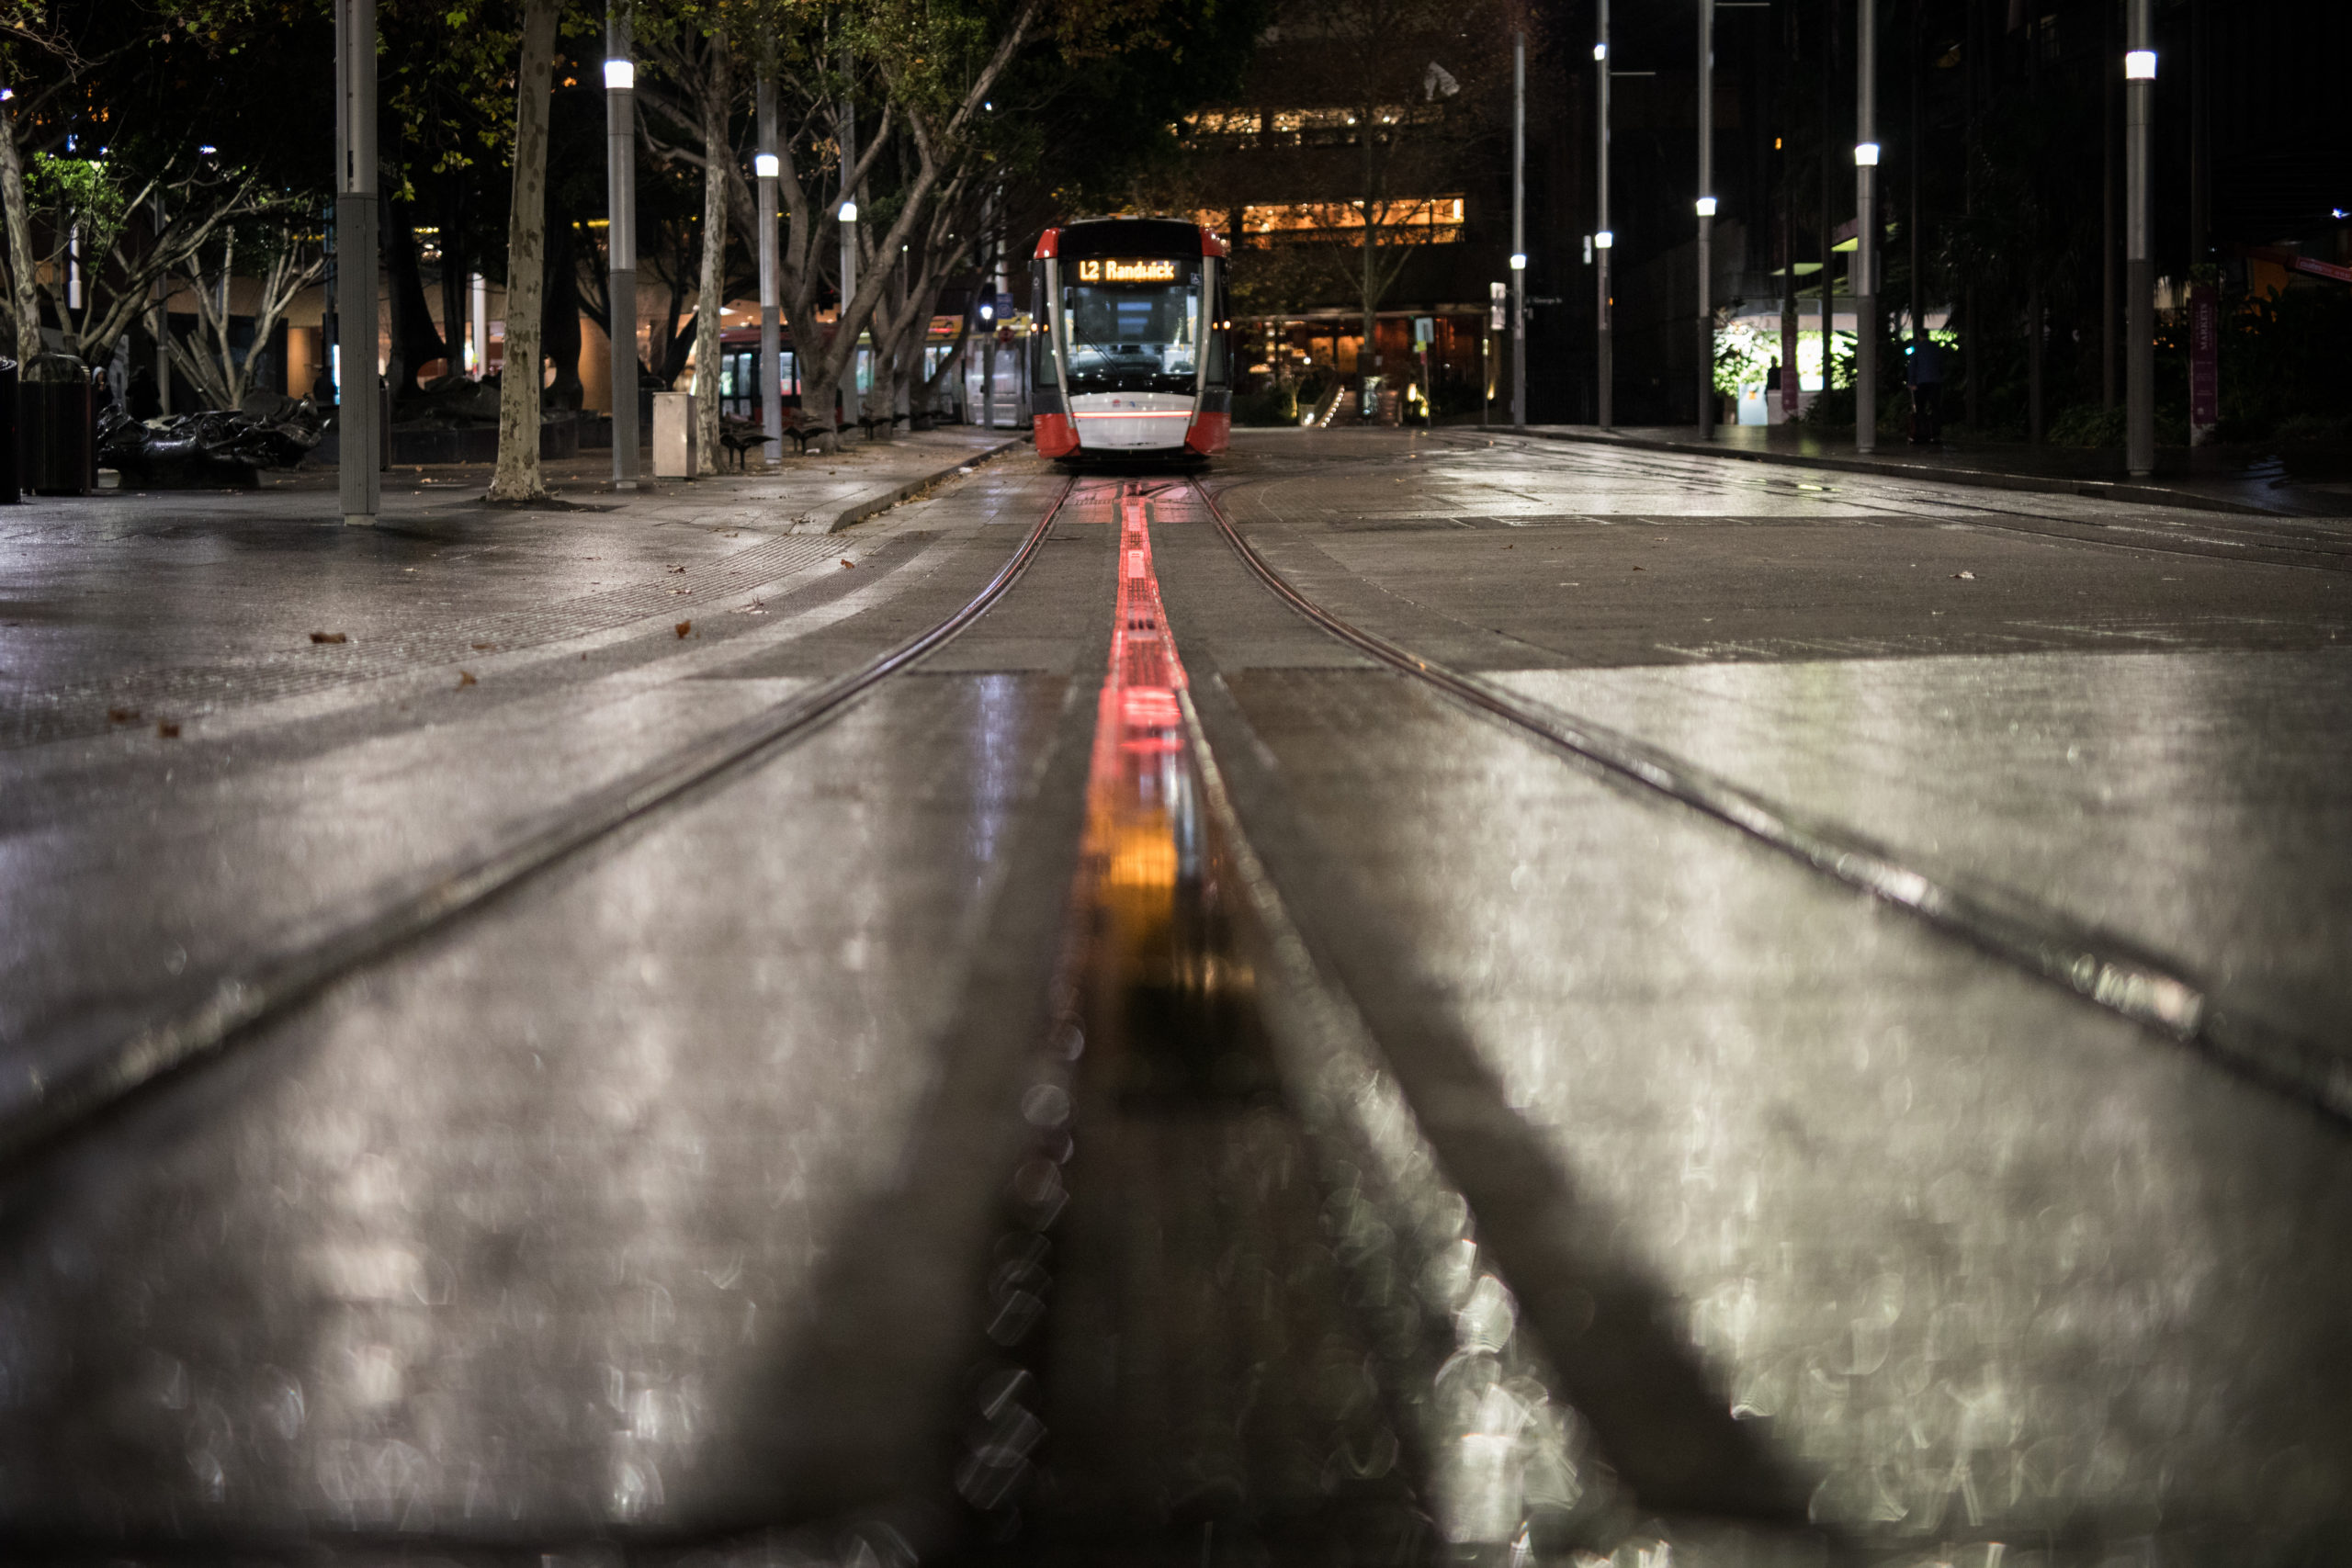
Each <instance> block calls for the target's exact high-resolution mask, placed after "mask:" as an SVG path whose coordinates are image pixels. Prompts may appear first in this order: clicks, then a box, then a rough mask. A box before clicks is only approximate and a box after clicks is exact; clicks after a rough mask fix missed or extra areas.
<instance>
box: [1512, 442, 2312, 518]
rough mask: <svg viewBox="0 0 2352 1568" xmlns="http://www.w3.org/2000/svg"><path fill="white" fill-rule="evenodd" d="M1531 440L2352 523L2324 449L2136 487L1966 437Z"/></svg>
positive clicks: (2239, 460)
mask: <svg viewBox="0 0 2352 1568" xmlns="http://www.w3.org/2000/svg"><path fill="white" fill-rule="evenodd" d="M1529 433H1530V434H1534V435H1537V436H1539V437H1541V438H1543V439H1547V440H1555V441H1580V442H1589V443H1595V444H1599V445H1603V446H1619V447H1631V448H1634V449H1643V448H1647V449H1649V450H1654V451H1669V452H1677V453H1689V454H1708V455H1712V456H1715V457H1726V458H1730V459H1732V460H1734V461H1739V460H1747V461H1762V462H1770V463H1789V464H1795V465H1798V466H1801V467H1802V466H1818V467H1825V468H1833V469H1842V470H1846V471H1849V472H1857V473H1874V474H1879V475H1883V476H1886V477H1892V478H1910V479H1929V480H1935V481H1939V482H1945V483H1951V484H1960V485H1967V486H1971V487H1983V488H1985V489H1994V490H2013V491H2029V492H2039V493H2048V494H2056V495H2070V494H2085V495H2095V496H2098V497H2100V498H2101V499H2106V500H2111V501H2122V502H2129V503H2132V504H2144V505H2153V506H2185V507H2190V508H2203V509H2207V510H2216V511H2222V512H2237V513H2257V514H2261V513H2267V514H2273V515H2277V516H2283V517H2340V516H2343V515H2345V514H2346V513H2352V462H2347V460H2346V456H2345V454H2344V453H2342V452H2340V451H2338V450H2336V449H2335V447H2333V446H2328V445H2326V444H2324V443H2301V444H2290V445H2287V446H2279V445H2277V444H2271V445H2267V446H2262V445H2249V446H2199V447H2187V446H2166V447H2159V448H2157V450H2156V461H2155V468H2154V471H2153V472H2151V473H2148V474H2144V475H2142V476H2140V477H2138V478H2136V479H2135V478H2133V477H2132V476H2131V474H2130V473H2129V472H2128V471H2126V469H2125V468H2124V462H2123V454H2122V453H2121V452H2120V450H2117V449H2114V448H2098V447H2083V446H2053V445H2051V444H2048V443H2043V444H2041V445H2038V446H2037V445H2033V444H2030V443H2027V442H2021V441H1996V440H1984V439H1978V438H1976V437H1974V436H1971V435H1967V434H1955V435H1951V436H1948V437H1947V439H1945V440H1943V441H1939V442H1922V443H1917V444H1915V443H1913V442H1911V441H1909V440H1908V439H1906V438H1905V436H1904V434H1902V433H1901V432H1899V431H1897V432H1892V433H1888V432H1882V434H1881V436H1880V440H1879V444H1878V446H1877V448H1876V450H1874V451H1872V452H1870V453H1860V452H1857V451H1856V450H1855V449H1854V433H1853V431H1852V430H1850V429H1848V430H1844V431H1824V430H1815V429H1814V428H1812V427H1811V426H1808V425H1804V424H1770V425H1766V424H1747V425H1740V424H1731V425H1718V426H1717V427H1716V428H1715V429H1714V430H1713V432H1711V433H1710V434H1707V435H1706V436H1704V437H1702V435H1701V434H1700V433H1699V429H1698V427H1697V426H1696V425H1626V426H1619V427H1616V428H1613V429H1610V430H1601V429H1599V428H1597V427H1596V426H1592V425H1568V424H1560V425H1535V426H1531V427H1529Z"/></svg>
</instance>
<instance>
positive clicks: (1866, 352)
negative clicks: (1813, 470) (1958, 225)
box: [1822, 0, 1878, 452]
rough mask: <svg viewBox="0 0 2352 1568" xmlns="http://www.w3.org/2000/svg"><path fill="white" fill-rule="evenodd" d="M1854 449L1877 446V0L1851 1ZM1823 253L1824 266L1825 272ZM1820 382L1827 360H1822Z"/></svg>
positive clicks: (1873, 448) (1825, 270) (1863, 450)
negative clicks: (1852, 71) (1852, 8)
mask: <svg viewBox="0 0 2352 1568" xmlns="http://www.w3.org/2000/svg"><path fill="white" fill-rule="evenodd" d="M1854 10H1855V12H1856V26H1855V29H1854V61H1855V96H1854V450H1855V451H1857V452H1874V451H1876V450H1877V449H1878V103H1877V99H1878V94H1877V91H1876V90H1875V85H1874V81H1873V78H1874V75H1875V73H1876V72H1877V69H1878V24H1877V16H1876V13H1877V5H1876V0H1860V5H1858V6H1855V7H1854ZM1827 259H1828V258H1827V257H1824V258H1823V261H1824V264H1825V265H1823V267H1822V271H1823V272H1824V273H1825V274H1826V273H1827V272H1828V270H1829V269H1828V266H1827V265H1826V262H1827ZM1823 375H1824V379H1823V383H1822V384H1823V385H1824V386H1826V385H1827V384H1828V382H1827V364H1826V361H1825V362H1824V366H1823Z"/></svg>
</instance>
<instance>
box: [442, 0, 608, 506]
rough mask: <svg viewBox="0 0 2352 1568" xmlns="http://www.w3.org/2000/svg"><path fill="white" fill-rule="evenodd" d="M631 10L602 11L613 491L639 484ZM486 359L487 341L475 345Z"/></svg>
mask: <svg viewBox="0 0 2352 1568" xmlns="http://www.w3.org/2000/svg"><path fill="white" fill-rule="evenodd" d="M633 41H634V40H633V39H631V38H630V36H629V15H628V6H626V4H624V3H623V0H614V4H613V5H612V6H611V7H610V8H609V9H608V10H606V11H605V223H606V227H605V303H606V304H607V305H608V306H609V307H610V310H609V313H608V314H607V315H606V316H605V322H606V324H607V325H609V326H610V327H611V329H612V332H611V336H612V367H613V375H612V379H613V488H614V489H615V490H616V491H617V490H635V489H636V488H637V439H638V429H637V62H636V61H634V60H633V59H631V58H630V55H629V50H630V48H631V46H632V43H633ZM480 352H481V353H482V354H483V355H485V356H487V354H488V345H487V344H483V345H482V346H481V350H480Z"/></svg>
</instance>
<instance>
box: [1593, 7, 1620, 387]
mask: <svg viewBox="0 0 2352 1568" xmlns="http://www.w3.org/2000/svg"><path fill="white" fill-rule="evenodd" d="M1592 73H1593V77H1594V81H1595V88H1596V90H1595V95H1594V101H1595V105H1596V107H1597V109H1598V112H1599V118H1600V132H1599V134H1598V135H1596V136H1595V137H1594V138H1593V147H1594V154H1593V155H1594V157H1595V159H1596V160H1597V161H1598V163H1599V165H1600V172H1599V175H1598V176H1597V178H1596V181H1595V184H1594V186H1593V190H1594V196H1595V217H1594V221H1593V232H1592V271H1593V288H1594V291H1595V292H1594V296H1593V310H1594V312H1595V315H1594V321H1596V322H1597V323H1598V324H1599V327H1600V332H1599V335H1598V343H1597V346H1598V350H1599V353H1598V355H1597V356H1596V357H1597V358H1598V360H1599V362H1600V364H1599V374H1598V376H1597V379H1598V381H1599V383H1600V386H1599V389H1598V390H1599V396H1598V398H1597V399H1596V400H1595V402H1596V412H1598V413H1599V415H1600V420H1599V423H1600V427H1601V428H1602V429H1604V430H1606V429H1607V428H1609V427H1610V426H1611V425H1612V424H1614V423H1617V340H1616V333H1615V324H1614V322H1612V321H1611V319H1610V318H1611V313H1612V312H1611V310H1610V297H1609V262H1610V257H1611V252H1613V251H1614V250H1615V249H1616V248H1617V236H1616V234H1615V233H1613V232H1612V231H1611V230H1610V227H1609V0H1600V38H1598V39H1595V40H1594V41H1593V45H1592Z"/></svg>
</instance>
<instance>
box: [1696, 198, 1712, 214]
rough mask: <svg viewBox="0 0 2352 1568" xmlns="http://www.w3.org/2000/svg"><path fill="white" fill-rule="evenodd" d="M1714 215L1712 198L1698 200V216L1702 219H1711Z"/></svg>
mask: <svg viewBox="0 0 2352 1568" xmlns="http://www.w3.org/2000/svg"><path fill="white" fill-rule="evenodd" d="M1714 215H1715V198H1714V197H1712V196H1702V197H1700V198H1699V216H1700V217H1702V218H1713V216H1714Z"/></svg>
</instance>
